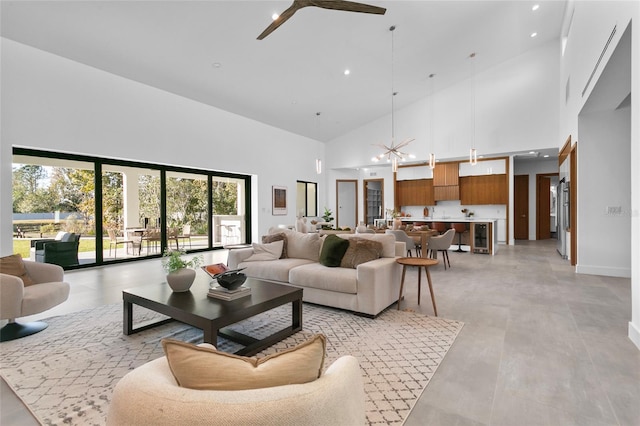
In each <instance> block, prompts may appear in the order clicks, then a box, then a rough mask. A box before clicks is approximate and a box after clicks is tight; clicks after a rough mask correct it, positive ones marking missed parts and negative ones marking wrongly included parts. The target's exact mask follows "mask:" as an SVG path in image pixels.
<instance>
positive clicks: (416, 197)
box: [396, 179, 435, 206]
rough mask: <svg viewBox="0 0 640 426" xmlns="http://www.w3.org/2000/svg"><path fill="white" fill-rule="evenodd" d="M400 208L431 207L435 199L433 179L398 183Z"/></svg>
mask: <svg viewBox="0 0 640 426" xmlns="http://www.w3.org/2000/svg"><path fill="white" fill-rule="evenodd" d="M396 194H397V205H398V206H430V205H433V204H435V201H434V198H433V179H412V180H400V181H397V182H396Z"/></svg>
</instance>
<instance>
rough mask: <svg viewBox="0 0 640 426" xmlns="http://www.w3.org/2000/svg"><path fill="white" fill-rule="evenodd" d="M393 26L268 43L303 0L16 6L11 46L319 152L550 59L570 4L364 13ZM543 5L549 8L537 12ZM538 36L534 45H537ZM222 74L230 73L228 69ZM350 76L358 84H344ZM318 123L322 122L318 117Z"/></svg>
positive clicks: (359, 18) (350, 22)
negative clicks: (532, 60) (455, 91)
mask: <svg viewBox="0 0 640 426" xmlns="http://www.w3.org/2000/svg"><path fill="white" fill-rule="evenodd" d="M364 2H366V3H368V4H372V5H376V6H381V7H385V8H387V13H386V14H385V15H369V14H363V13H352V12H341V11H333V10H325V9H319V8H314V7H309V8H305V9H303V10H300V11H298V12H297V13H296V14H295V15H294V16H293V17H292V18H291V19H290V20H289V21H287V22H286V23H284V25H282V26H281V27H280V28H279V29H277V30H276V31H275V32H274V33H272V34H271V35H270V36H268V37H267V38H265V39H264V40H262V41H258V40H256V37H257V36H258V34H260V33H261V32H262V30H263V29H265V28H266V27H267V26H268V25H269V23H270V22H271V15H272V14H273V13H274V12H282V11H284V10H285V9H286V8H287V7H289V5H290V4H291V2H290V1H211V0H210V1H190V0H178V1H97V0H87V1H78V0H75V1H57V0H48V1H7V0H2V2H1V7H2V10H1V17H2V22H1V23H2V25H1V33H2V36H3V37H6V38H9V39H11V40H14V41H17V42H20V43H24V44H26V45H30V46H33V47H36V48H39V49H42V50H45V51H49V52H52V53H55V54H57V55H60V56H63V57H66V58H69V59H72V60H74V61H78V62H81V63H84V64H87V65H90V66H92V67H95V68H99V69H102V70H105V71H108V72H111V73H113V74H117V75H120V76H123V77H126V78H129V79H132V80H136V81H139V82H141V83H145V84H148V85H150V86H155V87H157V88H160V89H163V90H166V91H168V92H172V93H175V94H178V95H181V96H185V97H187V98H191V99H194V100H197V101H200V102H203V103H205V104H209V105H213V106H215V107H218V108H221V109H224V110H227V111H231V112H234V113H236V114H239V115H242V116H245V117H249V118H251V119H254V120H257V121H260V122H263V123H267V124H269V125H272V126H275V127H279V128H282V129H285V130H288V131H291V132H293V133H296V134H300V135H304V136H307V137H310V138H313V139H317V140H322V141H328V140H331V139H332V138H334V137H336V136H338V135H341V134H344V133H346V132H348V131H350V130H352V129H355V128H357V127H360V126H362V125H364V124H366V123H368V122H370V121H372V120H375V119H377V118H379V117H381V116H384V115H386V114H388V113H389V112H390V108H391V87H392V79H391V75H392V74H391V69H392V53H391V32H390V31H389V27H390V26H391V25H395V26H396V30H395V31H394V35H393V37H394V45H395V48H394V51H393V52H394V53H393V65H394V66H393V69H394V73H393V74H394V78H393V87H394V89H395V90H396V91H397V92H398V95H397V96H396V97H395V99H394V103H395V108H396V109H399V108H402V106H404V105H408V104H410V103H412V102H415V101H416V100H418V99H420V98H422V97H424V96H426V95H427V94H428V93H429V92H430V90H431V82H428V75H429V74H430V73H436V74H437V75H438V78H437V79H436V82H435V85H436V87H435V90H436V91H437V90H440V89H442V88H444V87H447V86H449V85H451V84H453V83H455V82H457V81H459V80H461V79H464V78H467V77H468V76H469V75H470V70H471V67H470V66H469V61H468V56H469V54H470V53H471V52H477V53H478V56H477V58H476V59H475V69H476V72H480V71H482V70H483V69H487V68H490V67H492V66H493V65H495V64H497V63H500V62H502V61H505V60H507V59H510V58H512V57H514V56H516V55H520V54H522V53H523V52H525V51H527V50H529V49H533V48H536V47H538V46H540V45H542V44H544V43H547V42H549V41H550V40H553V39H558V38H559V36H560V32H561V27H562V22H563V15H564V10H565V3H566V1H565V0H554V1H550V0H546V1H528V0H522V1H481V0H476V1H454V0H447V1H366V0H365V1H364ZM534 4H540V8H539V9H538V10H537V11H532V6H533V5H534ZM532 32H537V33H538V36H537V37H535V38H531V37H530V34H531V33H532ZM215 64H219V67H216V66H215ZM347 68H348V69H350V70H351V74H350V75H349V76H345V75H344V73H343V72H344V70H345V69H347ZM316 112H321V115H320V116H319V117H318V116H316Z"/></svg>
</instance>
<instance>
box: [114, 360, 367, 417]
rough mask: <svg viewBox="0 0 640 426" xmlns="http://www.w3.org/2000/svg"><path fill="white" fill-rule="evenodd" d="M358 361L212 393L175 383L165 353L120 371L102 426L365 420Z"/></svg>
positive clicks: (338, 363) (341, 362)
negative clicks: (295, 379) (295, 380)
mask: <svg viewBox="0 0 640 426" xmlns="http://www.w3.org/2000/svg"><path fill="white" fill-rule="evenodd" d="M364 401H365V395H364V386H363V382H362V376H361V373H360V366H359V364H358V360H357V359H356V358H355V357H352V356H343V357H341V358H338V359H337V360H336V361H335V362H334V363H333V364H331V365H330V366H329V368H327V370H326V371H325V373H324V374H323V375H322V376H320V378H319V379H317V380H315V381H313V382H309V383H305V384H297V385H285V386H276V387H270V388H264V389H251V390H234V391H213V390H193V389H187V388H183V387H180V386H178V384H177V382H176V381H175V379H174V377H173V374H171V370H170V369H169V364H168V362H167V359H166V357H162V358H158V359H156V360H153V361H150V362H148V363H146V364H144V365H142V366H140V367H138V368H136V369H135V370H133V371H131V372H129V373H128V374H127V375H125V376H124V377H123V378H122V379H121V380H120V381H119V382H118V384H117V385H116V387H115V389H114V391H113V397H112V399H111V405H110V406H109V412H108V415H107V426H109V425H111V426H116V425H118V426H119V425H129V426H135V425H140V426H142V425H145V426H146V425H154V426H162V425H167V426H174V425H191V426H193V425H224V426H229V425H231V426H233V425H238V426H246V425H258V424H260V425H274V426H276V425H305V426H306V425H310V426H313V425H317V426H326V425H332V426H340V425H344V426H356V425H364V424H365V405H364V404H365V403H364Z"/></svg>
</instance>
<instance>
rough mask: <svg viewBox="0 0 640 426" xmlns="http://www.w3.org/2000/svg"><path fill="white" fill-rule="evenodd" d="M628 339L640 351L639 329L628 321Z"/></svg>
mask: <svg viewBox="0 0 640 426" xmlns="http://www.w3.org/2000/svg"><path fill="white" fill-rule="evenodd" d="M629 339H631V341H632V342H633V344H634V345H636V347H637V348H638V349H639V350H640V329H639V328H638V327H636V325H635V324H634V323H632V322H631V321H629Z"/></svg>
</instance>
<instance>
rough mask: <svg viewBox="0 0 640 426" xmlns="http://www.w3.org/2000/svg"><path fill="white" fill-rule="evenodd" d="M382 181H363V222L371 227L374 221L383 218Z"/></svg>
mask: <svg viewBox="0 0 640 426" xmlns="http://www.w3.org/2000/svg"><path fill="white" fill-rule="evenodd" d="M382 206H384V179H365V181H364V221H365V223H366V224H367V225H373V224H374V223H375V222H374V221H375V220H376V219H382V218H383V217H384V212H383V207H382Z"/></svg>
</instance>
